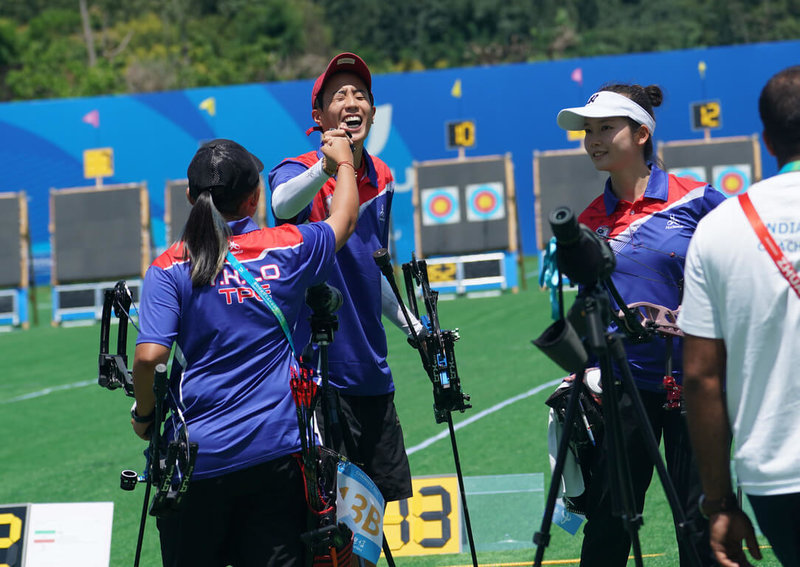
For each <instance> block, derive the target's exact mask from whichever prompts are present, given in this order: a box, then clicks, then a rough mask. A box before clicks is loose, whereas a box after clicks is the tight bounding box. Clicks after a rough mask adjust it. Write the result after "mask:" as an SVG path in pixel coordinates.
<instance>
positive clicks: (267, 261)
mask: <svg viewBox="0 0 800 567" xmlns="http://www.w3.org/2000/svg"><path fill="white" fill-rule="evenodd" d="M324 151H325V152H326V157H327V158H328V159H329V160H330V161H332V162H334V163H336V164H339V165H342V164H348V163H349V164H350V166H351V167H352V159H353V157H352V152H351V150H350V146H349V144H348V143H347V141H346V140H345V138H343V137H342V138H332V139H331V140H329V144H328V145H326V147H325V148H324ZM262 169H263V165H262V164H261V162H260V161H259V160H258V158H256V157H255V156H254V155H252V154H251V153H250V152H248V151H247V150H246V149H245V148H243V147H242V146H241V145H239V144H237V143H236V142H233V141H230V140H214V141H211V142H208V143H206V144H204V145H203V146H202V147H201V148H200V149H199V150H198V151H197V153H196V154H195V156H194V158H193V159H192V162H191V164H190V165H189V169H188V178H189V187H188V191H187V193H188V197H189V200H190V202H191V203H192V204H193V207H192V211H191V213H190V215H189V218H188V220H187V222H186V228H185V230H184V234H183V237H182V239H181V241H179V242H178V243H176V244H175V245H173V246H172V247H170V248H169V249H168V250H167V251H166V252H164V253H163V254H162V255H161V256H159V257H158V258H157V259H156V260H155V261H154V262H153V264H152V266H151V267H150V268H149V270H148V271H147V275H146V276H145V281H144V285H143V292H142V300H141V306H140V307H141V309H140V327H141V331H140V333H139V336H138V338H137V344H136V352H135V356H134V363H133V376H134V385H135V394H136V406H135V408H134V411H133V419H132V422H131V423H132V425H133V428H134V431H135V432H136V434H137V435H139V436H140V437H142V438H143V439H148V438H149V435H150V433H149V427H150V426H151V425H153V421H154V419H155V416H154V415H153V413H154V404H155V397H154V394H153V373H154V369H155V367H156V365H157V364H159V363H165V362H166V361H167V359H168V357H169V353H170V349H171V347H172V346H173V344H174V345H175V346H176V352H179V353H180V356H181V357H182V360H181V361H180V362H181V367H182V372H175V366H174V365H173V375H172V377H171V379H170V383H169V395H168V404H169V406H170V410H171V412H172V415H171V417H170V418H168V419H167V420H166V421H165V424H164V438H165V439H171V438H172V437H173V436H175V435H176V433H177V432H178V431H180V428H181V427H183V423H185V428H186V432H188V436H189V440H190V442H197V444H198V446H199V450H198V455H197V461H196V465H195V469H194V473H193V475H192V479H191V482H190V483H189V488H188V491H187V492H186V494H185V496H184V498H183V501H182V503H181V506H180V508H179V509H178V510H177V511H176V512H175V513H174V514H172V515H170V516H165V517H160V518H159V519H158V528H159V532H160V536H161V551H162V558H163V562H164V565H165V566H170V567H178V566H186V567H189V566H191V567H202V566H208V567H224V566H227V565H234V566H236V567H239V566H253V567H255V566H259V567H261V566H264V565H270V566H275V567H287V566H290V567H291V566H295V565H296V566H299V565H301V564H302V563H303V558H304V555H305V554H304V547H303V544H302V543H301V541H300V538H299V536H300V534H301V533H302V532H304V531H306V529H307V526H306V504H305V490H304V488H303V479H302V474H301V471H300V468H299V465H298V463H297V461H296V460H295V458H294V457H293V456H292V453H296V452H298V451H299V450H300V448H301V444H300V438H299V430H298V423H297V417H296V408H295V404H294V401H293V399H292V393H291V390H290V386H289V380H290V375H291V373H292V370H293V369H296V367H297V362H296V360H295V357H294V356H293V354H292V347H291V346H290V342H289V339H288V333H289V332H290V331H289V330H286V331H285V330H284V328H283V327H284V326H285V325H282V323H281V322H280V321H279V317H278V313H277V312H274V311H271V308H270V307H268V305H267V304H266V303H268V301H265V300H264V299H262V297H261V295H260V292H257V290H256V289H255V288H254V287H251V286H250V285H249V284H248V283H247V280H246V279H245V278H244V277H243V275H242V274H241V272H237V270H236V265H237V264H238V265H239V267H240V268H243V269H244V270H246V271H247V272H249V273H250V274H252V276H253V278H254V280H255V281H254V283H255V285H257V286H260V287H261V288H263V290H264V292H266V294H267V296H268V298H271V301H272V302H274V304H276V305H277V306H278V309H279V311H280V312H281V313H282V314H283V317H284V318H285V321H284V322H283V323H286V324H287V325H288V326H293V325H294V323H295V321H296V319H297V316H298V313H299V310H300V307H301V305H302V304H303V301H304V291H305V289H306V287H308V286H310V285H313V284H315V283H319V282H321V281H324V279H325V277H326V275H327V272H328V270H329V269H330V267H331V265H332V264H333V261H334V255H335V252H336V250H338V249H339V248H340V247H341V246H342V245H343V244H344V243H345V241H346V240H347V238H348V237H349V236H350V234H351V233H352V231H353V229H354V226H355V223H356V219H357V213H358V198H357V193H356V184H355V179H354V177H353V176H352V174H351V175H349V176H348V175H342V176H341V177H340V182H339V183H338V184H337V188H336V192H335V194H334V195H333V198H332V201H331V211H332V212H331V216H330V217H329V218H328V219H327V220H325V221H324V222H318V223H310V224H306V225H301V226H294V225H285V226H282V227H279V228H264V229H259V228H258V226H257V225H256V223H255V222H254V221H253V219H252V218H251V216H252V215H253V214H254V213H255V211H256V207H257V205H258V200H259V198H260V196H261V192H262V188H263V182H262V180H261V176H260V171H261V170H262ZM229 253H230V255H229ZM231 257H233V258H235V260H231V259H230V258H231ZM287 322H288V323H287ZM176 416H177V417H176Z"/></svg>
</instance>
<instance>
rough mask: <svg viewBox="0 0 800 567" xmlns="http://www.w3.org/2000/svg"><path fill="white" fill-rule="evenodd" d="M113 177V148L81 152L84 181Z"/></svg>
mask: <svg viewBox="0 0 800 567" xmlns="http://www.w3.org/2000/svg"><path fill="white" fill-rule="evenodd" d="M112 175H114V150H113V148H95V149H92V150H84V151H83V176H84V177H85V178H86V179H93V178H96V177H111V176H112Z"/></svg>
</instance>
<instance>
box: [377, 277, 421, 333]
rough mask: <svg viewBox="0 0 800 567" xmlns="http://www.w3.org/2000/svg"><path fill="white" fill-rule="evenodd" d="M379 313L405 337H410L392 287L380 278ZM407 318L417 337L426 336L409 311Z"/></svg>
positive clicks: (418, 322) (419, 323)
mask: <svg viewBox="0 0 800 567" xmlns="http://www.w3.org/2000/svg"><path fill="white" fill-rule="evenodd" d="M381 311H382V312H383V315H384V316H385V317H386V318H387V319H389V320H390V321H391V322H392V323H394V324H395V326H397V328H398V329H400V330H402V331H403V332H404V333H405V334H406V335H407V336H409V337H410V336H412V335H411V329H410V328H409V327H408V323H406V318H405V316H404V315H403V309H402V308H401V307H400V303H399V302H398V301H397V297H396V296H395V294H394V292H393V291H392V286H391V285H389V282H388V281H387V280H386V278H383V277H382V278H381ZM408 316H409V317H410V318H411V323H412V324H413V325H414V330H415V331H416V332H417V335H418V336H423V337H424V336H425V335H427V334H428V333H427V331H426V330H425V327H424V326H423V325H422V323H421V322H420V321H419V320H418V319H417V318H416V317H414V314H413V313H411V312H410V311H409V312H408Z"/></svg>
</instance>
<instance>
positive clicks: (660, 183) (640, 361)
mask: <svg viewBox="0 0 800 567" xmlns="http://www.w3.org/2000/svg"><path fill="white" fill-rule="evenodd" d="M724 200H725V196H724V195H723V194H722V193H720V192H719V191H717V190H716V189H714V188H713V187H711V186H710V185H708V184H706V183H702V182H698V181H694V180H691V179H686V178H682V177H676V176H674V175H670V174H668V173H667V172H665V171H663V170H661V169H659V168H658V167H657V166H655V165H651V171H650V180H649V181H648V183H647V188H646V189H645V192H644V195H642V197H641V198H640V199H637V200H636V201H635V202H633V203H631V202H629V201H623V200H620V199H619V198H617V196H616V195H614V192H613V191H612V190H611V179H609V180H608V181H606V185H605V190H604V191H603V194H602V195H600V196H599V197H597V198H596V199H595V200H594V201H592V203H591V204H590V205H589V206H588V207H587V208H586V210H585V211H583V213H581V215H580V216H579V217H578V220H579V222H581V223H583V224H585V225H586V226H588V227H589V228H591V229H592V230H594V231H595V232H597V233H598V234H599V235H600V236H602V237H604V238H608V239H609V244H610V245H611V248H612V249H613V250H614V253H615V255H616V259H617V267H616V269H615V270H614V273H613V274H612V275H611V280H612V281H613V282H614V285H615V286H616V288H617V290H618V291H619V293H620V295H621V296H622V299H623V300H624V301H625V303H626V304H631V303H635V302H639V301H647V302H650V303H655V304H656V305H662V306H664V307H667V308H669V309H673V310H674V309H677V308H678V306H679V305H680V303H681V296H682V293H683V272H684V262H685V259H686V250H687V248H688V246H689V240H690V239H691V237H692V234H694V231H695V228H697V223H698V222H699V221H700V219H701V218H703V217H704V216H705V215H706V214H707V213H708V212H709V211H710V210H712V209H713V208H714V207H716V206H717V205H718V204H719V203H721V202H722V201H724ZM611 304H612V309H614V310H615V311H616V310H618V306H617V305H616V302H615V301H614V300H613V298H612V299H611ZM612 329H614V328H613V327H612ZM668 340H669V339H664V338H660V337H655V338H654V339H653V340H652V341H650V342H647V343H644V344H630V343H628V342H627V341H626V342H625V351H626V354H627V356H628V362H629V365H630V367H631V371H632V373H633V376H634V378H635V379H636V382H637V385H638V386H639V387H640V388H642V389H645V390H650V391H659V390H661V389H662V388H661V384H662V381H663V377H664V371H665V368H666V363H667V348H668V346H669V345H668V344H667V341H668ZM682 350H683V349H682V346H681V343H680V341H678V340H675V341H673V372H672V375H673V376H674V378H675V380H676V381H677V382H678V383H681V380H682V376H683V372H682V369H683V364H682V360H683V353H682Z"/></svg>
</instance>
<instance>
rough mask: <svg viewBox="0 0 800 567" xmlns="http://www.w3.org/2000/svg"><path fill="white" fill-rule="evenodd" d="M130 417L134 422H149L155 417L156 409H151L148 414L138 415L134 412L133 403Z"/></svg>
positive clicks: (134, 405) (134, 406)
mask: <svg viewBox="0 0 800 567" xmlns="http://www.w3.org/2000/svg"><path fill="white" fill-rule="evenodd" d="M131 417H132V418H133V421H135V422H136V423H150V422H151V421H153V419H155V417H156V410H155V408H153V411H152V412H150V415H139V414H138V413H136V404H133V407H132V408H131Z"/></svg>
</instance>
